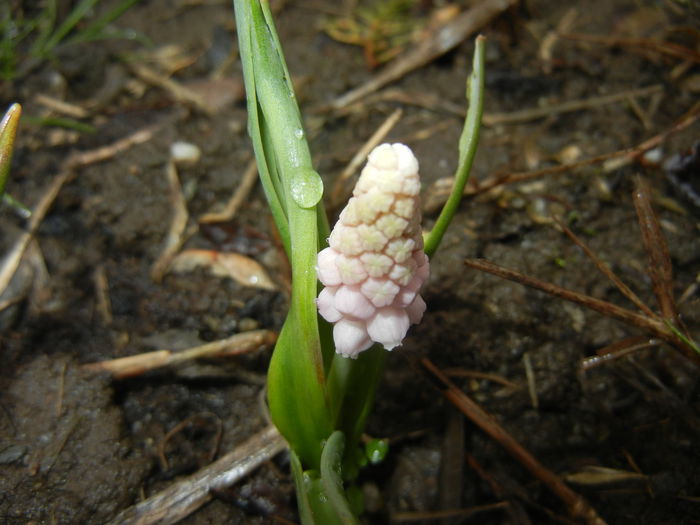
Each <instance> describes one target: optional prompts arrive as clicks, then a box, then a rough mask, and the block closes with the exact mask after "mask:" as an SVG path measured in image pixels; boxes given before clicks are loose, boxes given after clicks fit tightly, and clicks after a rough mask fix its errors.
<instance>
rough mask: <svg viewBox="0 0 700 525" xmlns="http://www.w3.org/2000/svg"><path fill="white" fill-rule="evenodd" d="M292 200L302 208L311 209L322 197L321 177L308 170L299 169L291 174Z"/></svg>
mask: <svg viewBox="0 0 700 525" xmlns="http://www.w3.org/2000/svg"><path fill="white" fill-rule="evenodd" d="M290 189H291V193H292V199H294V202H296V203H297V205H298V206H300V207H302V208H313V207H314V206H316V204H318V202H319V201H320V200H321V197H322V196H323V181H322V180H321V176H320V175H319V174H318V173H316V172H315V171H314V170H312V169H309V168H300V169H298V170H296V171H295V172H294V173H293V174H292V180H291V185H290Z"/></svg>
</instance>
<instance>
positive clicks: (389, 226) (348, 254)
mask: <svg viewBox="0 0 700 525" xmlns="http://www.w3.org/2000/svg"><path fill="white" fill-rule="evenodd" d="M419 192H420V180H419V178H418V161H417V160H416V158H415V157H414V156H413V153H412V152H411V150H410V149H409V148H408V147H407V146H404V145H403V144H382V145H381V146H378V147H376V148H375V149H374V150H373V151H372V153H370V154H369V158H368V159H367V165H366V166H365V167H364V169H363V170H362V173H361V175H360V178H359V180H358V181H357V185H356V186H355V189H354V190H353V196H352V197H351V198H350V200H349V201H348V204H347V206H346V207H345V209H344V210H343V211H342V212H341V214H340V218H339V219H338V222H337V223H336V225H335V227H334V228H333V231H332V232H331V236H330V239H329V244H330V247H328V248H326V249H324V250H322V251H321V252H320V253H319V254H318V263H317V266H316V271H317V273H318V279H319V280H320V281H321V283H323V285H324V286H325V288H324V289H323V290H321V293H320V294H319V296H318V299H317V300H316V303H317V305H318V311H319V313H320V314H321V315H322V316H323V318H324V319H326V321H328V322H330V323H334V327H333V339H334V341H335V348H336V352H338V353H339V354H341V355H343V356H345V357H352V358H356V357H357V355H358V354H359V353H360V352H362V351H363V350H366V349H367V348H369V347H370V346H371V345H372V343H373V342H374V343H381V344H382V345H384V348H386V349H387V350H392V349H393V348H395V347H396V346H398V345H400V344H401V341H402V340H403V338H404V337H405V336H406V332H407V331H408V327H409V326H410V325H411V324H417V323H419V322H420V320H421V318H422V317H423V313H424V312H425V302H424V301H423V298H422V297H421V296H420V294H419V291H420V288H421V286H422V285H423V283H424V282H425V280H426V279H427V277H428V272H429V263H428V257H427V256H426V255H425V253H424V252H423V237H422V232H421V227H420V220H421V216H420V197H419Z"/></svg>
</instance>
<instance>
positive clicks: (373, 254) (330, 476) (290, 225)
mask: <svg viewBox="0 0 700 525" xmlns="http://www.w3.org/2000/svg"><path fill="white" fill-rule="evenodd" d="M234 7H235V12H236V25H237V31H238V39H239V47H240V54H241V61H242V63H243V72H244V80H245V88H246V93H247V104H248V118H249V121H248V131H249V134H250V136H251V139H252V141H253V147H254V149H255V156H256V159H257V163H258V171H259V174H260V179H261V182H262V185H263V188H264V190H265V195H266V197H267V200H268V204H269V206H270V210H271V212H272V215H273V218H274V220H275V224H276V226H277V229H278V230H279V233H280V237H281V239H282V243H283V245H284V248H285V251H286V253H287V256H288V258H289V260H290V263H291V267H292V290H291V300H290V306H289V313H288V316H287V319H286V321H285V323H284V326H283V327H282V331H281V333H280V335H279V339H278V341H277V345H276V347H275V351H274V353H273V356H272V360H271V362H270V368H269V372H268V403H269V408H270V414H271V416H272V419H273V421H274V423H275V425H276V426H277V427H278V429H279V431H280V433H281V434H282V435H283V436H284V437H285V439H286V440H287V442H288V443H289V446H290V449H291V452H292V468H293V473H294V478H295V483H296V487H297V500H298V503H299V512H300V515H301V520H302V522H303V523H305V524H333V523H357V522H358V521H357V520H358V518H357V516H358V515H359V514H360V513H361V511H362V504H361V502H360V499H359V498H358V497H356V496H357V489H356V487H354V485H353V482H354V480H355V478H356V476H357V473H358V471H359V469H360V467H361V466H362V465H363V464H364V463H365V462H366V457H367V453H366V452H365V451H363V450H361V449H360V446H359V442H360V436H361V434H362V433H363V431H364V426H365V421H366V418H367V415H368V413H369V410H370V408H371V405H372V402H373V398H374V393H375V391H376V387H377V383H378V381H379V379H380V377H381V372H382V368H383V362H384V359H385V354H386V351H385V350H384V349H385V348H386V349H387V350H391V349H392V348H394V347H396V346H398V345H399V344H401V341H402V340H403V338H404V336H405V335H406V332H407V330H408V328H409V326H410V324H412V323H417V322H418V321H420V319H421V317H422V316H423V312H424V310H425V303H424V302H423V299H422V298H421V296H420V295H419V293H418V292H419V290H420V287H421V285H422V284H423V283H424V281H425V279H426V278H427V274H428V257H429V256H431V255H432V254H433V253H434V252H435V250H436V249H437V246H438V245H439V243H440V239H441V238H442V235H443V234H444V232H445V229H446V228H447V226H448V225H449V222H450V220H451V219H452V217H453V216H454V213H455V211H456V207H457V203H458V202H459V198H460V196H461V193H462V190H463V188H464V184H465V183H466V180H467V177H468V174H469V170H470V167H471V163H472V160H473V157H474V153H475V150H476V143H477V140H478V128H479V122H480V118H481V109H482V93H483V53H484V45H483V39H482V38H478V39H477V44H476V51H475V55H474V57H475V58H474V73H473V75H472V77H471V78H470V81H469V84H468V93H467V95H468V98H469V99H470V105H469V113H468V116H467V121H466V124H465V128H464V131H463V133H462V137H461V139H460V148H459V167H458V171H457V176H456V183H455V187H454V189H453V192H452V196H451V198H450V199H449V200H448V203H447V204H446V206H445V209H444V210H443V212H442V214H441V215H440V217H439V219H438V222H437V224H436V226H435V228H434V229H433V231H431V232H430V233H429V234H428V235H427V236H426V237H425V243H424V242H423V238H422V233H421V229H420V211H419V210H420V207H419V201H418V194H419V192H420V181H419V179H418V161H417V160H416V159H415V157H414V156H413V153H411V151H410V149H409V148H408V147H406V146H404V145H402V144H393V145H389V144H384V145H382V146H379V147H378V148H376V149H375V150H374V151H373V152H372V153H371V154H370V156H369V160H368V164H367V166H366V167H365V169H364V171H363V173H362V176H361V177H360V179H359V181H358V184H357V187H356V188H355V191H354V194H353V197H352V198H351V199H350V202H349V203H348V207H347V208H346V209H345V210H344V211H343V213H342V214H341V217H340V220H339V222H338V224H337V225H336V227H335V229H334V230H333V233H330V232H329V228H328V222H327V218H326V213H325V210H324V208H323V205H322V203H321V197H322V194H323V183H322V182H321V178H320V176H319V175H318V173H316V171H314V169H313V167H312V164H311V155H310V152H309V147H308V144H307V142H306V138H305V133H304V131H303V125H302V120H301V115H300V113H299V109H298V107H297V104H296V98H295V95H294V92H293V87H292V85H291V82H290V78H291V77H290V75H289V72H288V71H287V67H286V64H285V62H284V58H283V56H284V55H283V52H282V48H281V45H280V43H279V40H278V37H277V34H276V31H275V27H274V23H273V20H272V15H271V13H270V9H269V5H268V3H267V2H265V1H251V0H235V1H234ZM326 239H329V240H330V246H326V244H325V243H326ZM313 268H316V269H317V272H318V279H319V280H320V281H321V283H322V284H324V285H325V286H326V288H324V289H323V290H322V291H321V293H320V295H319V296H318V302H317V294H318V281H317V272H315V271H313V270H311V271H309V270H310V269H313ZM317 307H318V309H319V311H320V314H321V317H322V318H320V317H319V315H318V312H317ZM326 321H328V322H332V323H335V326H334V328H333V330H331V327H330V325H328V324H327V323H326ZM373 343H378V344H374V345H373ZM382 347H383V348H382ZM348 357H352V358H354V359H348Z"/></svg>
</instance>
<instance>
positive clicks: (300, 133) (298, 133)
mask: <svg viewBox="0 0 700 525" xmlns="http://www.w3.org/2000/svg"><path fill="white" fill-rule="evenodd" d="M294 136H295V137H296V138H298V139H299V140H301V139H303V138H304V130H303V129H301V128H298V129H297V130H296V131H295V132H294Z"/></svg>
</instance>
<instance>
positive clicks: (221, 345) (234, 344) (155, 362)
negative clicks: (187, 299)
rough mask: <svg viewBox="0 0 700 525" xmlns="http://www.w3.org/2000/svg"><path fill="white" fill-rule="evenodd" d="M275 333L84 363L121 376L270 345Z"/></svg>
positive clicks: (255, 332) (256, 333)
mask: <svg viewBox="0 0 700 525" xmlns="http://www.w3.org/2000/svg"><path fill="white" fill-rule="evenodd" d="M276 340H277V334H276V333H275V332H273V331H271V330H251V331H250V332H243V333H241V334H235V335H232V336H231V337H227V338H226V339H221V340H219V341H213V342H211V343H206V344H203V345H199V346H195V347H192V348H188V349H187V350H181V351H179V352H173V351H172V350H155V351H153V352H146V353H145V354H138V355H133V356H129V357H120V358H118V359H110V360H108V361H99V362H96V363H89V364H86V365H83V368H85V369H86V370H90V371H92V372H109V373H110V374H112V375H113V376H114V378H115V379H124V378H127V377H133V376H136V375H140V374H143V373H145V372H147V371H149V370H154V369H157V368H162V367H164V366H173V365H177V364H179V363H183V362H185V361H190V360H192V359H203V358H212V357H225V356H232V355H238V354H243V353H245V352H250V351H252V350H255V349H256V348H259V347H261V346H265V347H269V346H272V345H273V344H274V343H275V341H276Z"/></svg>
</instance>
